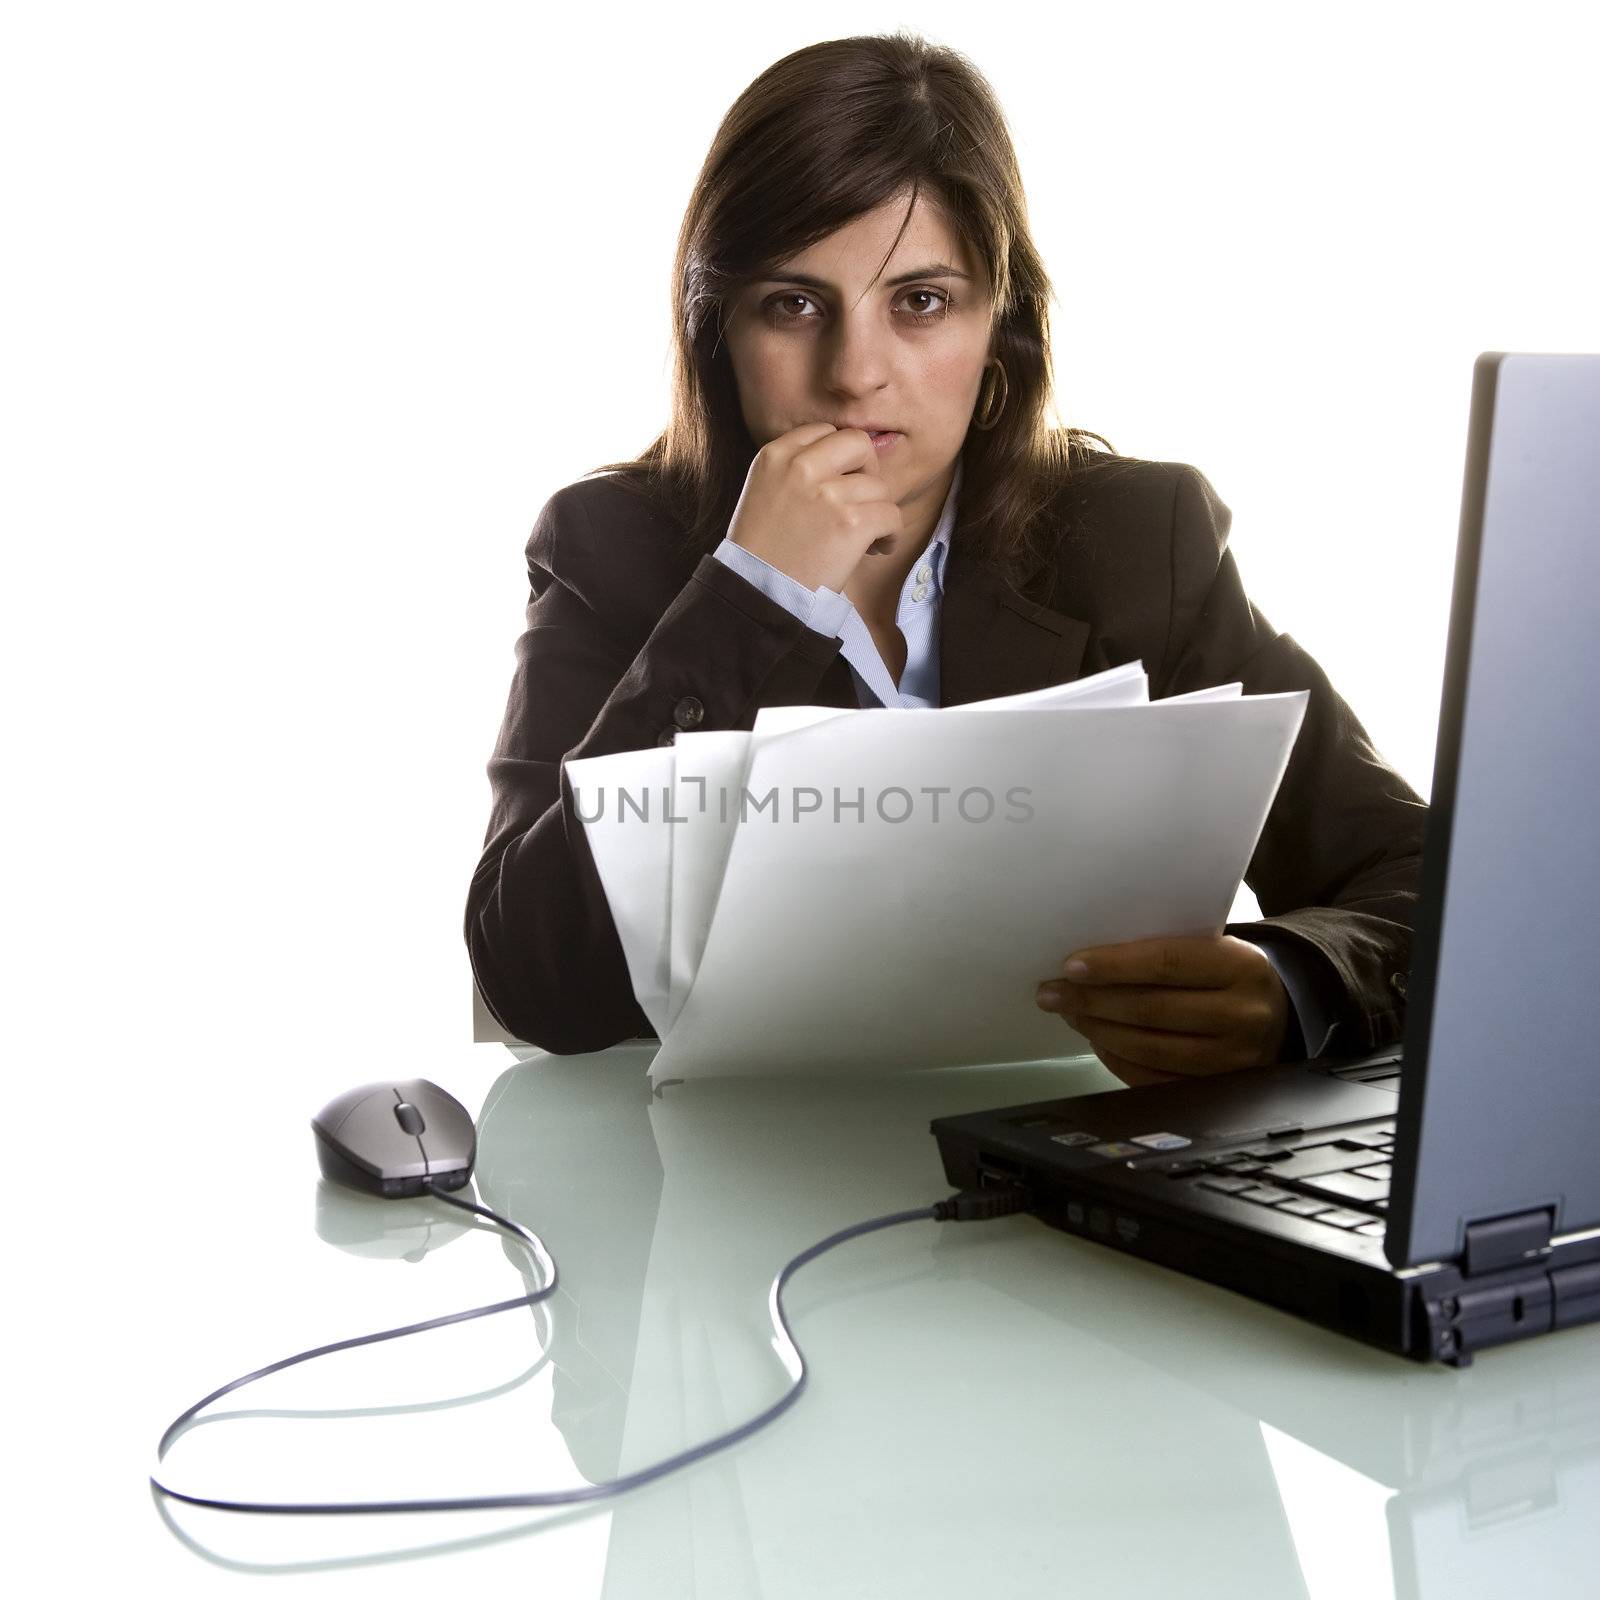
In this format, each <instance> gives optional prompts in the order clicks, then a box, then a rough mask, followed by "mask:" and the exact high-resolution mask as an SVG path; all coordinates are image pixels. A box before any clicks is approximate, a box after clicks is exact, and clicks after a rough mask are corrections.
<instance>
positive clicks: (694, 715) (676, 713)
mask: <svg viewBox="0 0 1600 1600" xmlns="http://www.w3.org/2000/svg"><path fill="white" fill-rule="evenodd" d="M672 720H673V721H674V722H676V723H677V724H678V726H679V727H680V728H698V727H699V726H700V724H701V723H702V722H704V721H705V720H706V708H705V707H704V706H703V705H701V704H700V702H699V701H698V700H696V699H695V697H694V696H693V695H692V694H686V695H685V696H684V697H683V699H681V700H680V701H679V702H678V703H677V705H675V706H674V707H673V708H672Z"/></svg>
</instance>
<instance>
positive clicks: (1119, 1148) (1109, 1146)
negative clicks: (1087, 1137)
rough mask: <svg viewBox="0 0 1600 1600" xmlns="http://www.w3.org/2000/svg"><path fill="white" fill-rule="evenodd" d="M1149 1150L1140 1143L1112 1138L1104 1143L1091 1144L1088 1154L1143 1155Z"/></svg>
mask: <svg viewBox="0 0 1600 1600" xmlns="http://www.w3.org/2000/svg"><path fill="white" fill-rule="evenodd" d="M1149 1153H1150V1152H1149V1151H1148V1150H1146V1149H1145V1147H1144V1146H1143V1145H1140V1144H1125V1143H1123V1142H1122V1141H1121V1140H1117V1139H1113V1140H1110V1141H1108V1142H1107V1143H1105V1144H1092V1145H1090V1146H1089V1154H1090V1155H1092V1156H1143V1155H1148V1154H1149Z"/></svg>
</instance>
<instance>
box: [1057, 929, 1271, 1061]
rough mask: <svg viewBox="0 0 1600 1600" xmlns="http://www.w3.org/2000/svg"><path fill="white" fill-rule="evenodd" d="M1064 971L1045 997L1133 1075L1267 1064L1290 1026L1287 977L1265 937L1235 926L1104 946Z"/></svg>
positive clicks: (1082, 953) (1072, 960) (1081, 954)
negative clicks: (1263, 943) (1243, 933)
mask: <svg viewBox="0 0 1600 1600" xmlns="http://www.w3.org/2000/svg"><path fill="white" fill-rule="evenodd" d="M1079 963H1081V964H1082V966H1083V968H1084V970H1083V971H1082V973H1079V972H1077V971H1075V970H1074V968H1075V966H1076V965H1077V964H1079ZM1061 970H1062V975H1063V979H1064V980H1065V981H1061V980H1054V981H1051V982H1048V983H1043V984H1041V985H1040V986H1039V992H1038V997H1037V1003H1038V1005H1039V1006H1040V1007H1041V1008H1042V1009H1044V1010H1046V1011H1058V1012H1059V1013H1060V1014H1061V1016H1062V1018H1063V1019H1064V1020H1065V1021H1067V1022H1069V1023H1071V1024H1072V1026H1073V1027H1074V1028H1076V1029H1077V1030H1078V1032H1079V1033H1081V1034H1082V1035H1083V1036H1084V1038H1086V1039H1087V1040H1088V1041H1089V1043H1090V1044H1091V1045H1093V1046H1094V1053H1095V1054H1096V1055H1097V1056H1099V1058H1100V1059H1101V1060H1102V1061H1103V1062H1104V1063H1105V1064H1106V1066H1107V1067H1109V1068H1110V1069H1111V1071H1112V1072H1114V1073H1116V1075H1117V1076H1118V1077H1119V1078H1121V1079H1122V1080H1123V1082H1124V1083H1129V1084H1141V1083H1168V1082H1170V1081H1171V1080H1172V1079H1174V1078H1183V1077H1192V1076H1196V1075H1202V1074H1205V1073H1211V1072H1237V1071H1239V1070H1240V1069H1241V1068H1243V1067H1258V1066H1264V1065H1266V1064H1267V1063H1268V1062H1272V1061H1276V1060H1277V1059H1278V1052H1279V1051H1280V1050H1281V1049H1282V1048H1283V1041H1284V1038H1285V1036H1286V1035H1287V1033H1288V1029H1289V996H1288V995H1287V993H1285V991H1284V987H1283V980H1282V979H1281V978H1279V976H1278V974H1277V971H1276V970H1275V969H1274V967H1273V965H1272V963H1271V962H1270V961H1269V960H1268V959H1267V957H1266V955H1265V954H1264V953H1263V952H1262V950H1261V948H1260V947H1259V946H1258V945H1254V944H1251V943H1250V942H1249V941H1248V940H1246V939H1235V938H1234V937H1233V936H1232V935H1231V934H1221V935H1218V936H1216V937H1213V938H1190V939H1136V940H1134V941H1132V942H1131V943H1128V944H1107V945H1100V946H1098V947H1097V948H1095V949H1091V950H1079V951H1078V952H1077V953H1076V954H1075V955H1072V956H1070V957H1068V959H1067V960H1066V961H1065V962H1063V963H1062V969H1061ZM1052 1000H1053V1001H1054V1003H1053V1004H1052V1003H1051V1001H1052Z"/></svg>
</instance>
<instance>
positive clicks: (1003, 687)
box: [939, 540, 1089, 706]
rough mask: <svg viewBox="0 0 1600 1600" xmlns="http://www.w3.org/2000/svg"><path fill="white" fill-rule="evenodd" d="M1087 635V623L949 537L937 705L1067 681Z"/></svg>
mask: <svg viewBox="0 0 1600 1600" xmlns="http://www.w3.org/2000/svg"><path fill="white" fill-rule="evenodd" d="M1088 638H1089V624H1088V623H1087V622H1082V621H1080V620H1079V619H1078V618H1077V617H1069V616H1065V615H1063V614H1062V613H1061V612H1059V611H1052V610H1050V609H1049V607H1048V606H1044V605H1041V604H1039V603H1038V602H1037V601H1034V600H1029V599H1027V598H1026V597H1025V596H1024V595H1022V594H1019V593H1018V592H1017V590H1016V589H1014V588H1013V587H1012V586H1011V585H1010V584H1009V583H1008V582H1006V580H1005V579H1004V578H1003V577H1002V576H1001V575H1000V574H999V573H998V572H997V571H996V570H995V569H994V568H993V567H991V566H989V565H988V564H987V563H985V562H982V561H978V560H974V559H973V558H972V557H971V556H970V555H969V554H967V553H966V552H965V551H964V550H963V547H962V545H961V544H960V542H959V541H958V540H952V541H951V544H950V549H949V552H948V553H947V555H946V557H945V572H944V599H943V601H942V602H941V604H940V608H939V704H940V705H941V706H951V705H966V704H968V703H970V702H971V701H974V700H989V699H992V698H994V697H996V696H998V695H1007V694H1021V693H1023V692H1024V691H1025V690H1028V689H1043V688H1045V687H1047V686H1048V685H1050V684H1055V683H1070V682H1072V681H1073V680H1074V679H1075V678H1076V677H1077V676H1078V673H1079V668H1080V667H1081V666H1082V664H1083V652H1084V646H1085V644H1086V643H1087V642H1088Z"/></svg>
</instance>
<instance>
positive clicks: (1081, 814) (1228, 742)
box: [651, 691, 1308, 1079]
mask: <svg viewBox="0 0 1600 1600" xmlns="http://www.w3.org/2000/svg"><path fill="white" fill-rule="evenodd" d="M1307 698H1308V697H1307V695H1306V693H1305V692H1304V691H1296V692H1293V693H1288V694H1277V695H1254V696H1249V697H1241V696H1235V697H1230V698H1226V699H1206V698H1194V697H1188V696H1185V697H1181V698H1179V699H1177V700H1174V701H1172V702H1165V701H1158V702H1156V703H1154V704H1147V705H1137V706H1079V707H1072V708H1070V709H1065V708H1062V707H1060V706H1046V707H1042V708H1034V709H1021V710H1011V711H1008V712H1006V713H1005V714H1004V715H995V714H994V713H993V711H992V710H990V709H978V708H972V709H968V708H963V707H947V708H945V709H944V710H942V711H940V712H939V713H938V714H937V716H936V717H934V718H929V717H928V716H927V714H926V713H924V712H918V711H898V710H893V711H890V710H885V711H877V712H873V713H870V714H864V715H860V716H847V717H843V718H838V719H830V720H829V721H828V722H827V723H824V724H820V725H818V726H816V727H814V728H812V729H808V730H803V731H801V732H799V733H796V734H790V735H785V736H781V737H777V738H772V739H768V740H766V741H764V742H761V743H758V744H757V745H756V747H755V748H754V752H753V755H752V759H751V764H750V771H749V774H748V777H747V780H746V787H747V788H748V789H749V790H750V791H751V793H752V794H754V795H757V796H761V795H764V794H765V793H766V792H767V791H768V790H772V791H774V792H775V793H776V795H777V796H778V800H779V805H778V807H777V808H775V809H774V811H772V812H771V813H769V814H767V815H766V816H764V817H762V818H760V819H756V820H754V821H747V822H745V823H744V824H743V825H742V826H739V827H738V828H736V829H735V831H734V834H733V839H732V843H731V846H730V848H729V851H728V856H727V865H726V868H725V872H724V877H723V884H722V889H721V893H720V895H719V897H718V900H717V905H716V910H715V915H714V917H713V919H712V923H711V927H710V931H709V936H708V937H707V939H706V942H705V946H704V951H703V954H702V956H701V960H700V963H699V969H698V971H697V973H696V974H695V977H694V981H693V984H692V987H691V988H690V990H689V994H688V998H687V999H686V1000H685V1001H684V1003H683V1005H682V1008H681V1009H680V1010H679V1012H678V1013H677V1016H676V1018H675V1020H674V1022H673V1025H672V1029H671V1032H670V1034H669V1035H668V1036H667V1037H666V1038H665V1039H664V1041H663V1044H662V1046H661V1049H660V1050H659V1051H658V1052H657V1054H656V1056H655V1058H654V1061H653V1063H652V1067H651V1077H652V1079H659V1078H662V1077H671V1078H685V1077H689V1076H691V1075H706V1074H713V1073H737V1072H752V1071H756V1072H760V1071H778V1070H782V1071H794V1072H800V1071H807V1070H819V1069H820V1070H828V1071H840V1070H848V1069H849V1068H851V1067H854V1066H871V1067H874V1068H877V1069H880V1070H881V1069H884V1068H888V1067H897V1066H899V1067H913V1066H916V1067H927V1066H938V1065H954V1064H959V1063H963V1062H972V1061H989V1062H1001V1061H1028V1060H1036V1059H1043V1058H1046V1057H1049V1056H1051V1055H1059V1054H1062V1053H1063V1052H1064V1050H1065V1049H1067V1048H1068V1047H1069V1045H1068V1043H1067V1041H1068V1038H1069V1036H1068V1035H1066V1034H1064V1032H1063V1030H1064V1029H1065V1027H1066V1025H1065V1024H1064V1023H1063V1022H1062V1021H1061V1019H1060V1018H1059V1017H1054V1016H1051V1015H1049V1014H1047V1013H1045V1012H1041V1011H1040V1010H1038V1008H1037V1007H1036V1006H1035V1005H1034V1004H1033V992H1034V989H1035V987H1036V986H1037V984H1038V983H1039V982H1040V981H1041V980H1042V979H1044V978H1046V977H1049V976H1052V975H1054V974H1055V973H1056V972H1057V971H1059V968H1060V963H1061V960H1062V959H1063V957H1064V956H1065V955H1067V954H1068V953H1069V952H1070V951H1072V950H1073V949H1076V948H1079V947H1083V946H1089V945H1096V944H1108V943H1115V942H1119V941H1122V940H1127V939H1138V938H1150V937H1155V936H1159V935H1181V934H1206V933H1215V932H1218V931H1219V930H1220V929H1221V927H1222V925H1223V924H1224V923H1225V922H1226V920H1227V914H1228V909H1229V907H1230V906H1231V905H1232V903H1233V898H1234V895H1235V893H1236V891H1237V889H1238V885H1239V883H1240V881H1241V880H1242V878H1243V874H1244V869H1245V867H1246V866H1247V865H1248V864H1249V860H1250V856H1251V854H1252V853H1253V851H1254V849H1255V844H1256V841H1257V839H1258V838H1259V837H1260V832H1261V828H1262V826H1263V825H1264V823H1265V821H1266V815H1267V811H1268V810H1269V809H1270V805H1271V801H1272V797H1273V795H1274V794H1275V793H1276V791H1277V786H1278V783H1279V782H1280V780H1281V778H1282V775H1283V770H1284V767H1285V766H1286V765H1287V763H1288V758H1289V752H1290V750H1291V748H1292V746H1293V742H1294V738H1295V735H1296V734H1297V733H1298V731H1299V726H1300V721H1301V719H1302V717H1303V715H1304V712H1305V705H1306V700H1307ZM941 801H942V806H941V803H940V802H941Z"/></svg>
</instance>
